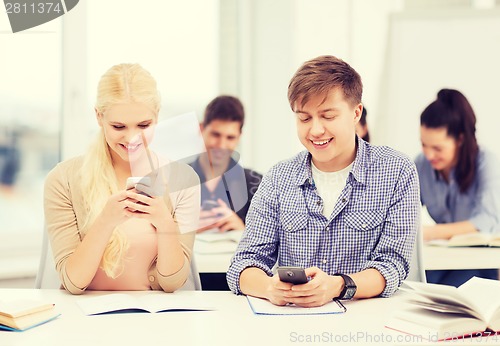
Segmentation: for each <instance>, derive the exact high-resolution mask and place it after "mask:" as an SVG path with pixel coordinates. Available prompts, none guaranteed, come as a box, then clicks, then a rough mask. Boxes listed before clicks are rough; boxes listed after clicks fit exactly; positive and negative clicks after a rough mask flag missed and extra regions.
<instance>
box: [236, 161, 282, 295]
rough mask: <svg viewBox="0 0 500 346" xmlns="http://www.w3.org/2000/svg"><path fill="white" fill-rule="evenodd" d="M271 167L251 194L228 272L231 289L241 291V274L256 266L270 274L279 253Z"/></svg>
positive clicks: (237, 292) (276, 213)
mask: <svg viewBox="0 0 500 346" xmlns="http://www.w3.org/2000/svg"><path fill="white" fill-rule="evenodd" d="M273 176H274V174H273V171H272V170H271V171H270V172H269V173H267V174H266V176H265V177H264V179H263V180H262V182H261V184H260V186H259V188H258V190H257V192H256V193H255V195H254V197H253V198H252V202H251V204H250V209H249V212H248V214H247V218H246V225H245V231H244V232H243V236H242V238H241V241H240V243H239V245H238V248H237V250H236V253H235V255H234V256H233V258H232V259H231V265H230V266H229V269H228V272H227V283H228V285H229V288H230V289H231V291H232V292H234V293H236V294H241V289H240V274H241V272H242V271H243V270H245V268H248V267H256V268H260V269H262V270H263V271H264V272H265V273H266V274H267V275H269V276H271V275H272V272H271V269H272V267H273V266H274V264H275V263H276V260H277V253H278V242H279V241H278V229H279V227H280V226H279V218H278V197H277V192H276V189H275V187H274V184H273Z"/></svg>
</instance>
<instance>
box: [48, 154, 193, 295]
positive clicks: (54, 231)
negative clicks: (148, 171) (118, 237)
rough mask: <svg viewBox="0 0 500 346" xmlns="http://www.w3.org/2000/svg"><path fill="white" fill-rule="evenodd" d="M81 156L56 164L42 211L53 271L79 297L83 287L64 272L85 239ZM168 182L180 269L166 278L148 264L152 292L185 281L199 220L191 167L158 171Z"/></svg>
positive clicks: (173, 287) (179, 165) (170, 289)
mask: <svg viewBox="0 0 500 346" xmlns="http://www.w3.org/2000/svg"><path fill="white" fill-rule="evenodd" d="M82 163H83V157H81V156H80V157H76V158H73V159H70V160H67V161H64V162H61V163H59V164H58V165H57V166H56V167H55V168H54V169H53V170H52V171H50V172H49V174H48V176H47V178H46V180H45V191H44V210H45V222H46V225H47V231H48V235H49V239H50V244H51V246H52V252H53V255H54V260H55V263H56V270H57V271H58V273H59V278H60V280H61V282H62V285H63V287H64V288H66V289H67V290H68V291H69V292H71V293H72V294H81V293H83V292H84V291H85V289H86V287H83V288H82V287H76V286H75V285H74V284H73V283H72V282H71V280H70V279H69V277H68V275H67V273H66V263H67V259H68V257H69V256H70V255H71V254H72V253H73V252H74V251H75V249H76V248H77V246H78V245H79V244H80V242H81V240H82V239H83V238H84V237H85V234H84V233H83V231H82V226H83V224H84V223H85V220H86V217H87V211H86V210H85V208H84V205H83V196H82V191H81V187H80V179H79V176H80V168H81V166H82ZM161 174H163V175H164V177H165V178H166V181H167V182H168V188H169V190H170V193H166V194H165V195H164V199H165V202H166V203H167V206H172V210H173V216H174V217H175V220H176V222H177V225H178V227H179V230H180V232H181V235H180V241H181V246H182V249H183V252H184V256H185V261H184V265H183V267H182V268H181V269H180V270H179V271H178V272H176V273H174V274H172V275H169V276H162V275H161V274H160V273H159V272H158V270H157V269H156V260H155V261H153V263H151V266H150V268H149V271H148V277H150V278H151V280H150V282H151V289H153V290H162V289H163V290H164V291H167V292H173V291H175V290H176V289H178V288H180V287H181V286H182V285H183V284H184V283H185V282H186V280H187V277H188V275H189V272H190V265H189V263H190V258H191V255H192V249H193V243H194V236H195V232H194V231H195V230H196V228H197V226H198V221H199V212H200V211H199V208H200V207H199V206H200V183H199V178H198V175H197V174H196V173H195V172H194V171H193V169H192V168H191V167H189V166H188V165H185V164H182V163H175V162H173V163H170V164H169V165H168V166H166V167H163V168H162V169H161Z"/></svg>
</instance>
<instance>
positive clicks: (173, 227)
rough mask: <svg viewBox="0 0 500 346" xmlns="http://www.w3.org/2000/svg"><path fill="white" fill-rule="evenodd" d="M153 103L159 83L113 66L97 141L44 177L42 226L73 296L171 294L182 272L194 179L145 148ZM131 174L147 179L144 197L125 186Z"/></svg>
mask: <svg viewBox="0 0 500 346" xmlns="http://www.w3.org/2000/svg"><path fill="white" fill-rule="evenodd" d="M159 108H160V97H159V93H158V90H157V88H156V82H155V80H154V79H153V77H152V76H151V75H150V74H149V73H148V72H147V71H146V70H144V69H143V68H142V67H141V66H139V65H137V64H121V65H116V66H113V67H111V68H110V69H109V70H108V71H107V72H106V73H105V74H104V75H103V76H102V77H101V80H100V82H99V85H98V90H97V102H96V106H95V112H96V117H97V122H98V124H99V126H100V131H99V134H98V136H97V139H96V141H95V143H94V144H93V145H92V146H91V148H90V149H89V151H88V152H87V153H86V154H85V155H84V156H81V157H76V158H73V159H70V160H67V161H65V162H62V163H60V164H58V165H57V166H56V167H55V168H54V169H53V170H52V171H51V172H50V173H49V175H48V176H47V179H46V182H45V196H44V207H45V218H46V223H47V230H48V233H49V238H50V242H51V246H52V250H53V254H54V259H55V263H56V269H57V271H58V273H59V277H60V279H61V283H62V285H63V287H64V288H65V289H66V290H68V291H69V292H71V293H73V294H81V293H83V292H84V291H85V290H87V289H93V290H150V289H153V290H164V291H166V292H173V291H175V290H177V289H179V288H181V287H182V286H183V285H184V283H185V282H186V280H187V278H188V276H189V271H190V258H191V254H192V247H193V241H194V232H193V231H195V229H196V227H197V223H198V215H199V205H200V189H199V181H198V178H197V175H196V173H194V171H193V170H192V169H191V168H190V167H189V166H187V165H183V164H179V163H169V162H166V161H165V160H164V159H161V158H160V157H159V156H158V155H156V154H155V153H154V152H150V151H149V150H148V142H149V141H151V140H152V133H153V130H152V129H153V127H154V125H155V124H156V122H157V119H158V111H159ZM151 165H154V167H151ZM153 168H154V169H153ZM130 176H148V177H149V178H150V180H152V183H153V188H152V189H150V190H151V191H150V193H149V194H150V195H151V196H148V195H144V194H140V193H138V192H139V191H138V190H137V189H134V188H132V189H128V190H127V189H126V181H127V179H128V178H129V177H130Z"/></svg>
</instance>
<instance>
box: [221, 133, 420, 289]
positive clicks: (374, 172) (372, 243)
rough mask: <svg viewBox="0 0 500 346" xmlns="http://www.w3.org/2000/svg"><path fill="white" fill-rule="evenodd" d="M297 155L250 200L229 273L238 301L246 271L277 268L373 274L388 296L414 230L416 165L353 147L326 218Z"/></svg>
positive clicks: (404, 269)
mask: <svg viewBox="0 0 500 346" xmlns="http://www.w3.org/2000/svg"><path fill="white" fill-rule="evenodd" d="M322 209H323V202H322V199H321V197H320V196H319V195H318V194H317V190H316V187H315V185H314V181H313V178H312V174H311V155H310V154H309V153H308V152H307V151H303V152H301V153H299V154H298V155H296V156H295V157H293V158H292V159H290V160H288V161H284V162H281V163H278V164H277V165H275V166H274V167H273V168H271V170H270V171H269V172H268V173H267V174H266V175H265V177H264V179H263V180H262V182H261V184H260V186H259V189H258V191H257V193H256V194H255V196H254V198H253V199H252V203H251V205H250V210H249V213H248V215H247V218H246V228H245V232H244V234H243V237H242V239H241V241H240V244H239V245H238V249H237V250H236V253H235V255H234V256H233V258H232V260H231V265H230V267H229V269H228V272H227V281H228V284H229V287H230V288H231V290H232V291H233V292H234V293H237V294H240V293H241V291H240V285H239V276H240V274H241V272H242V271H243V270H244V269H245V268H247V267H257V268H260V269H262V270H263V271H265V272H266V273H267V274H268V275H272V268H273V267H274V266H275V264H277V265H279V266H299V267H304V268H307V267H311V266H317V267H318V268H320V269H321V270H323V271H324V272H326V273H328V274H330V275H332V274H335V273H343V274H352V273H356V272H359V271H362V270H364V269H368V268H375V269H377V270H378V271H379V272H380V273H381V274H382V275H383V276H384V278H385V280H386V287H385V289H384V291H383V292H382V294H381V296H383V297H388V296H391V295H392V294H393V293H394V292H395V291H396V289H397V288H398V287H399V285H400V284H401V282H402V281H403V280H404V279H405V278H406V276H407V275H408V272H409V266H410V259H411V255H412V250H413V246H414V243H415V239H416V233H417V228H418V227H419V225H420V195H419V182H418V176H417V171H416V168H415V165H414V163H413V162H412V161H411V160H410V159H409V158H408V157H406V156H405V155H403V154H401V153H399V152H397V151H395V150H393V149H391V148H388V147H384V146H372V145H370V144H368V143H366V142H364V141H362V140H358V148H357V152H356V159H355V161H354V163H353V166H352V169H351V172H350V173H349V176H348V178H347V181H346V185H345V187H344V189H343V190H342V192H341V194H340V196H339V198H338V200H337V203H336V205H335V208H334V210H333V212H332V214H331V216H330V218H326V217H325V216H323V214H322Z"/></svg>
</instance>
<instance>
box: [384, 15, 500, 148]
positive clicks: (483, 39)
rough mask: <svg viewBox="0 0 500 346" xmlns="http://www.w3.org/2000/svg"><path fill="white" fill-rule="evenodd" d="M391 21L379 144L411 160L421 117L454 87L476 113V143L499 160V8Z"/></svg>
mask: <svg viewBox="0 0 500 346" xmlns="http://www.w3.org/2000/svg"><path fill="white" fill-rule="evenodd" d="M391 23H392V28H391V31H390V32H391V42H390V45H389V51H388V60H387V65H388V67H387V69H386V72H385V78H384V79H383V80H384V81H385V82H386V83H385V86H384V88H383V92H384V94H383V99H382V101H383V102H382V104H381V105H380V106H381V107H380V108H381V113H383V114H384V117H383V118H382V119H381V120H382V122H381V125H382V126H380V127H379V128H378V134H379V141H380V142H382V143H384V144H387V145H390V146H393V147H395V148H397V149H399V150H401V151H403V152H405V153H407V154H408V155H410V156H411V157H414V156H415V155H416V154H417V153H419V152H420V133H419V127H420V126H419V124H420V123H419V121H420V114H421V113H422V111H423V110H424V108H425V107H426V106H427V105H428V104H429V103H431V102H432V101H434V100H435V99H436V94H437V92H438V91H439V90H440V89H442V88H453V89H457V90H460V91H461V92H462V93H463V94H464V95H465V96H466V97H467V99H468V100H469V102H470V103H471V105H472V107H473V109H474V111H475V113H476V118H477V137H478V141H479V143H480V145H483V146H485V147H487V148H488V149H489V150H493V151H496V152H497V156H498V157H500V148H498V145H497V137H496V136H497V135H498V128H499V127H500V117H498V95H499V92H498V81H499V80H500V68H499V67H498V64H499V62H500V45H499V43H500V10H488V11H485V10H477V9H471V8H470V9H467V10H464V9H462V10H450V9H448V10H433V11H428V10H425V11H422V10H421V11H411V12H408V13H403V14H397V15H394V16H393V17H392V19H391Z"/></svg>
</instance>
